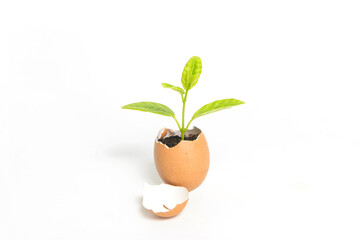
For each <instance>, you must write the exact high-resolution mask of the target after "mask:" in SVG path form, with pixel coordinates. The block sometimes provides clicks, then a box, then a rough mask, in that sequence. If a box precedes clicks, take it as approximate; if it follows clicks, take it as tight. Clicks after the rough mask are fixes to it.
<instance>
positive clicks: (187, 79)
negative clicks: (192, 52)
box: [181, 56, 202, 91]
mask: <svg viewBox="0 0 360 240" xmlns="http://www.w3.org/2000/svg"><path fill="white" fill-rule="evenodd" d="M201 70H202V63H201V59H200V58H199V57H197V56H194V57H191V58H190V59H189V61H188V62H187V63H186V65H185V67H184V70H183V73H182V76H181V84H182V85H183V87H184V89H185V90H187V91H188V90H190V89H192V88H193V87H194V86H195V85H196V84H197V82H198V80H199V77H200V74H201Z"/></svg>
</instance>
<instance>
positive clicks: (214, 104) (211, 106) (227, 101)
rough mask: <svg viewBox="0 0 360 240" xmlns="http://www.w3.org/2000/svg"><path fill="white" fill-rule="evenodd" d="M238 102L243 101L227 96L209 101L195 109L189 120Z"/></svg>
mask: <svg viewBox="0 0 360 240" xmlns="http://www.w3.org/2000/svg"><path fill="white" fill-rule="evenodd" d="M240 104H244V102H243V101H240V100H237V99H234V98H229V99H223V100H217V101H215V102H212V103H209V104H206V105H204V106H203V107H201V108H200V109H199V110H197V111H196V112H195V113H194V115H193V117H192V118H191V121H192V120H194V119H195V118H198V117H201V116H204V115H207V114H210V113H214V112H217V111H220V110H224V109H228V108H231V107H234V106H237V105H240Z"/></svg>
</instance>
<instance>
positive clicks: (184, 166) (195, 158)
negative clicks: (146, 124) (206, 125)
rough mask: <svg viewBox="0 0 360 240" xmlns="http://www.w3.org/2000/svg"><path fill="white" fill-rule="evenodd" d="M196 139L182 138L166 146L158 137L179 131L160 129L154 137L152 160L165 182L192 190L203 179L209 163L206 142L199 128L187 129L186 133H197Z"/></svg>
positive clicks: (175, 133) (176, 133) (171, 134)
mask: <svg viewBox="0 0 360 240" xmlns="http://www.w3.org/2000/svg"><path fill="white" fill-rule="evenodd" d="M198 133H199V136H198V138H197V139H196V140H193V141H187V140H182V141H181V142H180V143H179V144H177V145H176V146H174V147H171V148H169V147H167V146H166V145H165V144H163V143H161V142H159V141H158V139H159V138H164V137H167V136H173V135H180V132H179V131H172V130H171V129H162V130H161V131H160V132H159V135H158V137H157V138H156V139H155V146H154V160H155V165H156V169H157V171H158V173H159V175H160V177H161V178H162V180H163V181H164V182H165V183H168V184H171V185H174V186H183V187H186V188H187V189H188V191H192V190H194V189H196V188H197V187H199V186H200V184H201V183H202V182H203V181H204V179H205V177H206V175H207V172H208V170H209V164H210V154H209V148H208V144H207V142H206V139H205V136H204V134H203V133H202V132H201V130H200V129H199V128H196V127H195V128H194V129H192V130H188V131H187V132H186V134H198Z"/></svg>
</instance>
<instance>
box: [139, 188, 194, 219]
mask: <svg viewBox="0 0 360 240" xmlns="http://www.w3.org/2000/svg"><path fill="white" fill-rule="evenodd" d="M188 200H189V192H188V191H187V189H186V188H184V187H176V186H172V185H169V184H164V183H162V184H160V185H149V184H147V183H144V190H143V206H144V208H145V209H147V210H149V211H150V212H151V213H153V214H155V215H157V216H159V217H173V216H175V215H177V214H179V213H180V212H181V211H182V210H183V209H184V208H185V206H186V204H187V202H188Z"/></svg>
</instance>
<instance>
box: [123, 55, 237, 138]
mask: <svg viewBox="0 0 360 240" xmlns="http://www.w3.org/2000/svg"><path fill="white" fill-rule="evenodd" d="M201 71H202V63H201V59H200V58H199V57H196V56H194V57H191V58H190V59H189V61H188V62H187V63H186V65H185V67H184V70H183V73H182V77H181V84H182V86H183V88H181V87H176V86H173V85H171V84H168V83H162V86H163V87H164V88H170V89H172V90H174V91H176V92H178V93H180V95H181V99H182V103H183V107H182V121H181V126H180V123H179V121H178V120H177V119H176V117H175V113H174V112H173V111H172V110H171V109H170V108H169V107H167V106H165V105H163V104H160V103H155V102H137V103H131V104H128V105H125V106H123V107H122V108H123V109H131V110H138V111H143V112H151V113H155V114H160V115H163V116H168V117H172V118H173V119H174V120H175V122H176V124H177V126H178V127H179V130H180V132H181V139H182V140H184V134H185V132H186V130H187V129H188V127H189V126H190V123H191V122H192V121H193V120H194V119H196V118H198V117H201V116H204V115H207V114H209V113H213V112H217V111H220V110H223V109H227V108H231V107H234V106H237V105H240V104H243V103H244V102H243V101H240V100H237V99H234V98H228V99H223V100H217V101H214V102H212V103H209V104H206V105H204V106H203V107H201V108H200V109H199V110H197V111H196V112H195V113H194V115H193V116H192V118H191V119H190V121H189V122H188V124H187V125H186V127H185V104H186V100H187V95H188V92H189V90H190V89H192V88H193V87H194V86H195V85H196V84H197V82H198V80H199V77H200V74H201Z"/></svg>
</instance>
